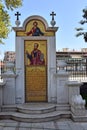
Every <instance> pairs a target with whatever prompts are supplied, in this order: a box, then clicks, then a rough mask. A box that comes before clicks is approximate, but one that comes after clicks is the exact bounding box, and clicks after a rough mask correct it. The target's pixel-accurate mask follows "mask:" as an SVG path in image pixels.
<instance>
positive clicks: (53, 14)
mask: <svg viewBox="0 0 87 130" xmlns="http://www.w3.org/2000/svg"><path fill="white" fill-rule="evenodd" d="M50 16H52V20H54V16H56V14H55V13H54V12H52V13H51V14H50Z"/></svg>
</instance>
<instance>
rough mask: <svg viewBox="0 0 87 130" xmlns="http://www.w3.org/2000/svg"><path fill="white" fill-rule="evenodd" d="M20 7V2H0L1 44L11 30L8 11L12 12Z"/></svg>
mask: <svg viewBox="0 0 87 130" xmlns="http://www.w3.org/2000/svg"><path fill="white" fill-rule="evenodd" d="M21 5H22V0H0V43H3V39H6V38H7V37H8V34H9V32H10V30H11V28H10V27H11V24H10V16H9V14H8V10H14V9H15V8H18V7H19V6H21Z"/></svg>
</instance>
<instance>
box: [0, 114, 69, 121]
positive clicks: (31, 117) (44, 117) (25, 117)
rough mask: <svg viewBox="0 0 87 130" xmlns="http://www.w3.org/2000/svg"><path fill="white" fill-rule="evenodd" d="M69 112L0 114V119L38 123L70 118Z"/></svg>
mask: <svg viewBox="0 0 87 130" xmlns="http://www.w3.org/2000/svg"><path fill="white" fill-rule="evenodd" d="M70 116H71V113H70V111H67V112H63V111H59V112H58V111H54V112H50V113H45V114H36V115H35V114H24V113H19V112H0V119H13V120H15V121H20V122H29V123H39V122H46V121H53V120H58V119H66V118H70Z"/></svg>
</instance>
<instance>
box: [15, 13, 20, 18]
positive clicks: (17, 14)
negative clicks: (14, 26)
mask: <svg viewBox="0 0 87 130" xmlns="http://www.w3.org/2000/svg"><path fill="white" fill-rule="evenodd" d="M20 15H21V14H20V13H19V12H17V13H16V14H15V16H17V20H19V16H20Z"/></svg>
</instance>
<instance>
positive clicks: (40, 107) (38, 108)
mask: <svg viewBox="0 0 87 130" xmlns="http://www.w3.org/2000/svg"><path fill="white" fill-rule="evenodd" d="M55 110H56V106H55V105H54V104H46V103H43V104H40V103H30V104H24V105H19V106H17V111H18V112H20V113H25V114H26V113H27V114H44V113H49V112H53V111H55Z"/></svg>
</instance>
